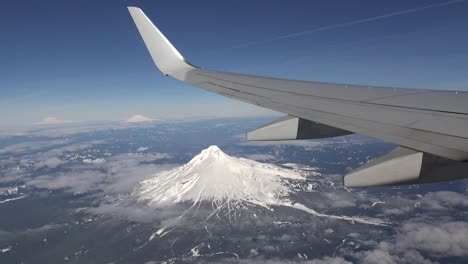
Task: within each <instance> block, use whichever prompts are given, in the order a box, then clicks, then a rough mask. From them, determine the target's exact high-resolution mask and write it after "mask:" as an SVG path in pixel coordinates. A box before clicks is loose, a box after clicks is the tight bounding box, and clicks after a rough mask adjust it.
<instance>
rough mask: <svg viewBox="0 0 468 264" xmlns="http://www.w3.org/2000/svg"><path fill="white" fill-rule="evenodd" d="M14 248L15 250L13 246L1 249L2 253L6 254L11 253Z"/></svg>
mask: <svg viewBox="0 0 468 264" xmlns="http://www.w3.org/2000/svg"><path fill="white" fill-rule="evenodd" d="M12 248H13V247H12V246H8V247H6V248H3V249H0V252H2V253H6V252H8V251H10V250H11V249H12Z"/></svg>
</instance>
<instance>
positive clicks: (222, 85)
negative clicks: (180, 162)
mask: <svg viewBox="0 0 468 264" xmlns="http://www.w3.org/2000/svg"><path fill="white" fill-rule="evenodd" d="M185 81H186V82H189V83H191V84H193V85H195V86H199V87H202V88H204V89H207V90H209V91H213V92H216V93H218V94H221V95H225V96H228V97H231V98H235V99H238V100H242V101H245V102H249V103H253V104H256V105H259V106H262V107H266V108H269V109H273V110H276V111H279V112H283V113H286V114H289V115H293V116H297V117H301V118H304V119H308V120H312V121H316V122H320V123H323V124H326V125H330V126H335V127H338V128H341V129H345V130H349V131H353V132H356V133H361V134H366V135H369V136H372V137H376V138H380V139H383V140H387V141H390V142H393V143H395V144H399V145H402V146H406V147H408V148H413V149H416V150H420V151H424V152H428V153H432V154H434V155H438V156H442V157H446V158H450V159H455V160H466V159H468V135H467V131H468V116H467V114H465V113H463V111H466V109H465V108H466V107H465V105H464V104H459V105H457V104H456V102H457V101H460V102H463V100H467V101H468V96H467V94H466V93H460V92H459V93H455V92H438V91H430V90H417V89H393V88H381V87H378V88H363V87H362V86H353V85H336V84H333V85H331V84H321V83H316V82H310V83H308V82H297V81H289V80H281V79H273V78H263V77H255V76H242V75H239V74H229V73H220V72H214V71H209V70H203V69H195V70H192V71H190V72H189V73H188V74H187V75H186V78H185ZM307 85H308V86H309V88H307ZM330 87H333V88H330ZM327 89H329V90H328V91H327ZM363 89H364V90H366V91H367V90H369V93H365V92H363ZM322 90H323V91H322ZM321 91H322V92H321ZM359 93H361V95H360V96H361V97H363V98H364V99H365V100H358V97H359ZM434 94H440V95H441V96H442V97H443V98H444V100H447V102H449V104H448V105H451V106H452V108H451V109H452V110H456V111H458V112H461V113H453V112H455V111H445V110H442V109H444V108H443V104H442V103H439V104H438V108H435V109H432V108H431V105H427V106H426V105H424V104H422V102H424V100H425V96H429V97H433V96H434ZM407 96H409V97H410V98H413V99H412V100H414V101H416V103H415V104H413V105H410V104H409V100H410V99H406V98H405V97H407ZM414 96H419V97H417V98H414ZM348 97H349V98H350V99H347V98H348ZM452 97H454V100H453V101H452V100H451V98H452ZM379 98H380V99H379ZM396 98H399V99H400V100H401V102H403V103H400V104H398V103H395V102H393V103H392V104H387V103H386V102H385V104H384V103H381V102H378V103H374V102H373V101H374V100H380V101H383V100H395V99H396ZM416 99H417V100H416ZM451 102H455V103H453V104H451ZM404 103H406V105H405V104H404ZM457 106H458V108H456V107H457Z"/></svg>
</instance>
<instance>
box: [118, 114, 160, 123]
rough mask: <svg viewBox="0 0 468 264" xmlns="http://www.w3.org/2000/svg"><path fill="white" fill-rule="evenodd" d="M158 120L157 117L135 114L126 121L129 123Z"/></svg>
mask: <svg viewBox="0 0 468 264" xmlns="http://www.w3.org/2000/svg"><path fill="white" fill-rule="evenodd" d="M154 121H158V120H157V119H151V118H148V117H146V116H143V115H134V116H132V117H130V118H129V119H127V120H126V121H125V122H127V123H144V122H154Z"/></svg>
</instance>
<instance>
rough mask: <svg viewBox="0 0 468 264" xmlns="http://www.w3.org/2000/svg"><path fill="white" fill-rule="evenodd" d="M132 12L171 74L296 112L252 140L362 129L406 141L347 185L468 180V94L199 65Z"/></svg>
mask: <svg viewBox="0 0 468 264" xmlns="http://www.w3.org/2000/svg"><path fill="white" fill-rule="evenodd" d="M128 9H129V11H130V14H131V16H132V18H133V20H134V22H135V24H136V26H137V28H138V31H139V32H140V34H141V36H142V38H143V41H144V42H145V44H146V47H147V48H148V50H149V52H150V55H151V57H152V58H153V60H154V63H155V64H156V66H157V67H158V68H159V70H160V71H161V72H162V73H163V74H164V75H166V76H170V77H173V78H175V79H177V80H180V81H183V82H186V83H190V84H192V85H194V86H198V87H201V88H203V89H205V90H208V91H211V92H215V93H217V94H220V95H224V96H227V97H230V98H233V99H237V100H241V101H244V102H248V103H251V104H255V105H258V106H261V107H265V108H269V109H272V110H276V111H279V112H282V113H285V114H287V115H288V116H287V117H285V118H282V119H280V120H279V121H277V122H274V123H272V124H269V125H266V126H264V127H261V128H259V129H257V130H255V131H252V132H250V133H248V134H247V138H248V139H249V140H284V139H289V140H291V139H310V138H324V137H332V136H340V135H346V134H350V133H360V134H364V135H368V136H371V137H375V138H379V139H382V140H385V141H389V142H392V143H395V144H397V145H399V146H400V147H398V148H397V149H395V150H394V151H392V152H390V153H389V154H387V155H385V156H383V157H380V158H378V159H376V160H374V161H371V162H369V163H368V164H365V165H364V166H363V167H361V168H358V169H356V170H355V171H352V172H351V173H349V174H348V175H346V176H345V177H344V184H345V185H346V186H352V187H353V186H377V185H395V184H408V183H425V182H435V181H445V180H452V179H459V178H464V177H468V167H467V166H468V165H467V163H465V162H464V161H468V93H467V92H460V91H436V90H425V89H403V88H393V87H375V86H363V85H351V84H335V83H321V82H311V81H297V80H287V79H278V78H270V77H260V76H253V75H245V74H236V73H228V72H220V71H213V70H207V69H203V68H199V67H196V66H194V65H192V64H190V63H189V62H187V60H186V59H185V58H184V57H183V56H182V55H181V54H180V53H179V52H178V51H177V50H176V49H175V48H174V46H173V45H172V44H171V43H170V42H169V41H168V40H167V38H166V37H165V36H164V35H163V34H162V33H161V31H159V29H158V28H157V27H156V26H155V25H154V24H153V23H152V22H151V20H150V19H149V18H148V17H147V16H146V15H145V14H144V13H143V11H142V10H141V9H139V8H136V7H129V8H128Z"/></svg>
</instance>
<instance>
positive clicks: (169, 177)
mask: <svg viewBox="0 0 468 264" xmlns="http://www.w3.org/2000/svg"><path fill="white" fill-rule="evenodd" d="M305 176H306V174H305V173H304V172H302V171H301V170H298V169H285V168H281V167H278V166H276V165H273V164H267V163H260V162H257V161H254V160H249V159H245V158H237V157H231V156H229V155H227V154H226V153H224V152H223V151H222V150H221V149H219V148H218V147H217V146H210V147H208V148H207V149H205V150H203V151H201V153H200V154H198V155H197V156H195V157H194V158H193V159H192V160H190V161H189V162H188V163H187V164H185V165H183V166H180V167H176V168H174V169H172V170H169V171H164V172H160V173H158V174H156V175H154V177H153V178H150V179H148V180H145V181H142V182H141V183H140V185H139V186H138V187H137V188H136V189H135V191H134V195H135V196H136V197H137V199H138V200H140V201H144V202H146V203H148V204H152V205H168V204H176V203H182V202H188V203H192V206H191V208H194V207H195V206H196V205H198V206H199V205H200V204H201V203H202V202H208V203H211V205H212V207H213V210H214V211H215V212H216V214H218V212H219V211H222V210H224V211H228V213H227V214H225V215H227V216H228V217H229V220H231V216H234V217H235V216H236V215H237V213H236V212H237V211H239V210H249V208H250V207H254V206H260V207H263V208H266V209H268V210H273V208H274V207H275V206H286V207H292V208H295V209H297V210H301V211H304V212H307V213H309V214H312V215H315V216H318V217H327V218H334V219H341V220H348V221H353V222H361V223H364V224H373V225H380V224H384V222H382V221H380V220H378V219H363V218H356V217H348V216H335V215H327V214H322V213H319V212H317V211H315V210H314V209H311V208H308V207H306V206H305V205H303V204H300V203H297V202H294V201H292V199H291V197H290V194H292V193H294V192H295V191H296V190H297V189H295V188H294V187H295V186H298V185H300V182H302V183H304V182H305V181H306V177H305ZM231 211H232V212H233V213H231Z"/></svg>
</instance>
